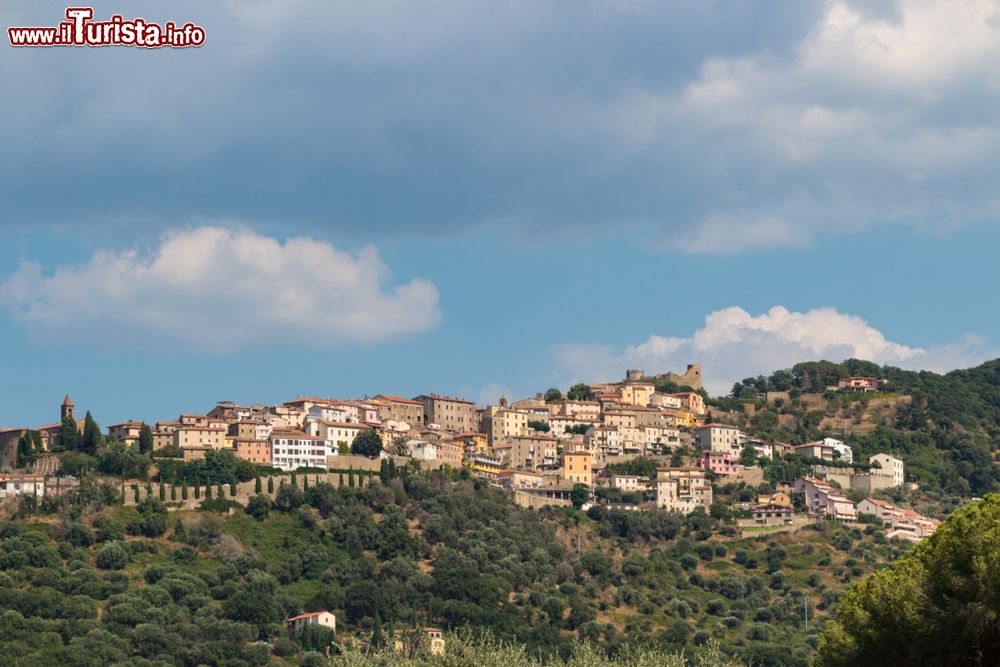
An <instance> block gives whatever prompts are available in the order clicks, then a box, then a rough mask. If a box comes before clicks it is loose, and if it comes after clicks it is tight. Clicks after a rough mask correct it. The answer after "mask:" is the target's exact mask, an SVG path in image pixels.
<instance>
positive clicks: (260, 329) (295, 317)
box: [0, 226, 439, 352]
mask: <svg viewBox="0 0 1000 667" xmlns="http://www.w3.org/2000/svg"><path fill="white" fill-rule="evenodd" d="M389 279H390V276H389V270H388V267H386V265H385V264H384V263H383V262H382V261H381V259H380V258H379V255H378V252H377V251H376V250H375V249H374V248H372V247H367V248H364V249H363V250H361V251H359V252H357V253H350V252H345V251H343V250H338V249H337V248H335V247H333V246H332V245H331V244H329V243H326V242H323V241H317V240H313V239H309V238H291V239H288V240H286V241H285V242H284V243H282V242H281V241H279V240H277V239H274V238H269V237H266V236H260V235H258V234H256V233H254V232H252V231H249V230H246V229H237V230H233V229H226V228H221V227H209V226H206V227H199V228H194V229H185V230H175V231H173V232H170V233H168V234H167V235H165V236H164V237H163V238H162V239H161V242H160V244H159V246H158V247H156V248H155V249H153V250H152V251H150V252H141V251H139V250H135V249H132V250H126V251H120V252H119V251H113V250H101V251H98V252H96V253H95V254H94V255H93V257H91V259H90V260H89V261H88V262H86V263H84V264H80V265H71V266H62V267H59V268H57V269H55V271H54V272H52V273H51V274H50V275H46V274H44V273H43V271H42V268H41V267H40V266H39V265H38V264H35V263H30V262H27V263H24V264H22V266H21V267H20V268H19V269H18V270H17V271H16V272H15V273H14V274H13V275H11V276H9V277H8V278H7V279H6V280H5V281H3V282H2V283H0V305H3V306H6V307H7V308H8V309H9V310H10V312H11V314H12V316H13V318H14V319H15V320H16V321H17V322H19V323H21V324H22V325H23V326H24V327H25V328H26V329H27V331H28V333H29V334H30V336H31V337H32V339H34V340H39V341H43V342H48V343H55V344H61V343H75V342H88V343H103V344H107V345H114V346H117V345H121V344H131V345H136V346H147V345H172V346H179V347H182V348H186V349H197V350H203V351H210V352H230V351H234V350H237V349H244V348H247V347H252V346H255V345H260V344H277V345H286V346H289V347H291V346H300V345H305V346H310V347H317V348H322V347H330V346H336V345H340V344H350V343H360V344H367V343H378V342H382V341H385V340H388V339H392V338H395V337H398V336H401V335H405V334H409V333H413V332H419V331H424V330H427V329H430V328H432V327H433V326H434V325H435V324H436V323H437V322H438V319H439V311H438V307H437V301H438V293H437V290H436V288H435V287H434V285H433V284H431V283H430V282H428V281H426V280H422V279H413V280H411V281H410V282H408V283H404V284H399V285H392V284H390V283H389Z"/></svg>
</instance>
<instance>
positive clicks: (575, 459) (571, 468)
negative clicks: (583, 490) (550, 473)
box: [562, 452, 594, 486]
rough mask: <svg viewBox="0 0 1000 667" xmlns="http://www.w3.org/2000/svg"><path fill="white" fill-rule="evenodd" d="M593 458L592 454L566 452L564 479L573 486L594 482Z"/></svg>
mask: <svg viewBox="0 0 1000 667" xmlns="http://www.w3.org/2000/svg"><path fill="white" fill-rule="evenodd" d="M593 465H594V464H593V458H592V457H591V456H590V452H564V453H563V455H562V478H563V479H564V480H566V481H567V482H570V483H572V484H586V485H587V486H590V485H591V484H593V482H594V476H593Z"/></svg>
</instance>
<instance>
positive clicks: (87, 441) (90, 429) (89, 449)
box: [80, 410, 104, 454]
mask: <svg viewBox="0 0 1000 667" xmlns="http://www.w3.org/2000/svg"><path fill="white" fill-rule="evenodd" d="M103 442H104V439H103V438H102V437H101V427H100V426H98V425H97V422H95V421H94V418H93V417H92V416H91V415H90V410H87V416H86V417H85V418H84V421H83V440H81V441H80V451H82V452H86V453H87V454H93V453H95V452H96V451H97V448H98V447H100V446H101V445H102V444H103Z"/></svg>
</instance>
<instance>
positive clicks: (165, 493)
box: [160, 482, 167, 502]
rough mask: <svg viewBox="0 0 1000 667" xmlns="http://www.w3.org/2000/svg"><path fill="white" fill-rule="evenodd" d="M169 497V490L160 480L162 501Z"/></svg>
mask: <svg viewBox="0 0 1000 667" xmlns="http://www.w3.org/2000/svg"><path fill="white" fill-rule="evenodd" d="M166 499H167V490H166V489H165V488H164V487H163V482H160V502H163V501H164V500H166Z"/></svg>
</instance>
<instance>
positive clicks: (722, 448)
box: [694, 424, 747, 456]
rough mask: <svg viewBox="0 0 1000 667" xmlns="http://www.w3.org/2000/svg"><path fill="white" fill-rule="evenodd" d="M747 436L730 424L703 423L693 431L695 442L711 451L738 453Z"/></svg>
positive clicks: (701, 447) (737, 454)
mask: <svg viewBox="0 0 1000 667" xmlns="http://www.w3.org/2000/svg"><path fill="white" fill-rule="evenodd" d="M746 439H747V436H746V435H745V434H744V433H743V431H741V430H740V429H739V428H738V427H736V426H732V425H730V424H705V425H704V426H701V427H699V428H696V429H695V431H694V441H695V444H696V445H697V446H698V447H699V448H700V449H704V450H708V451H712V452H732V453H733V454H735V455H736V456H739V455H740V450H742V449H743V443H744V441H746Z"/></svg>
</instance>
